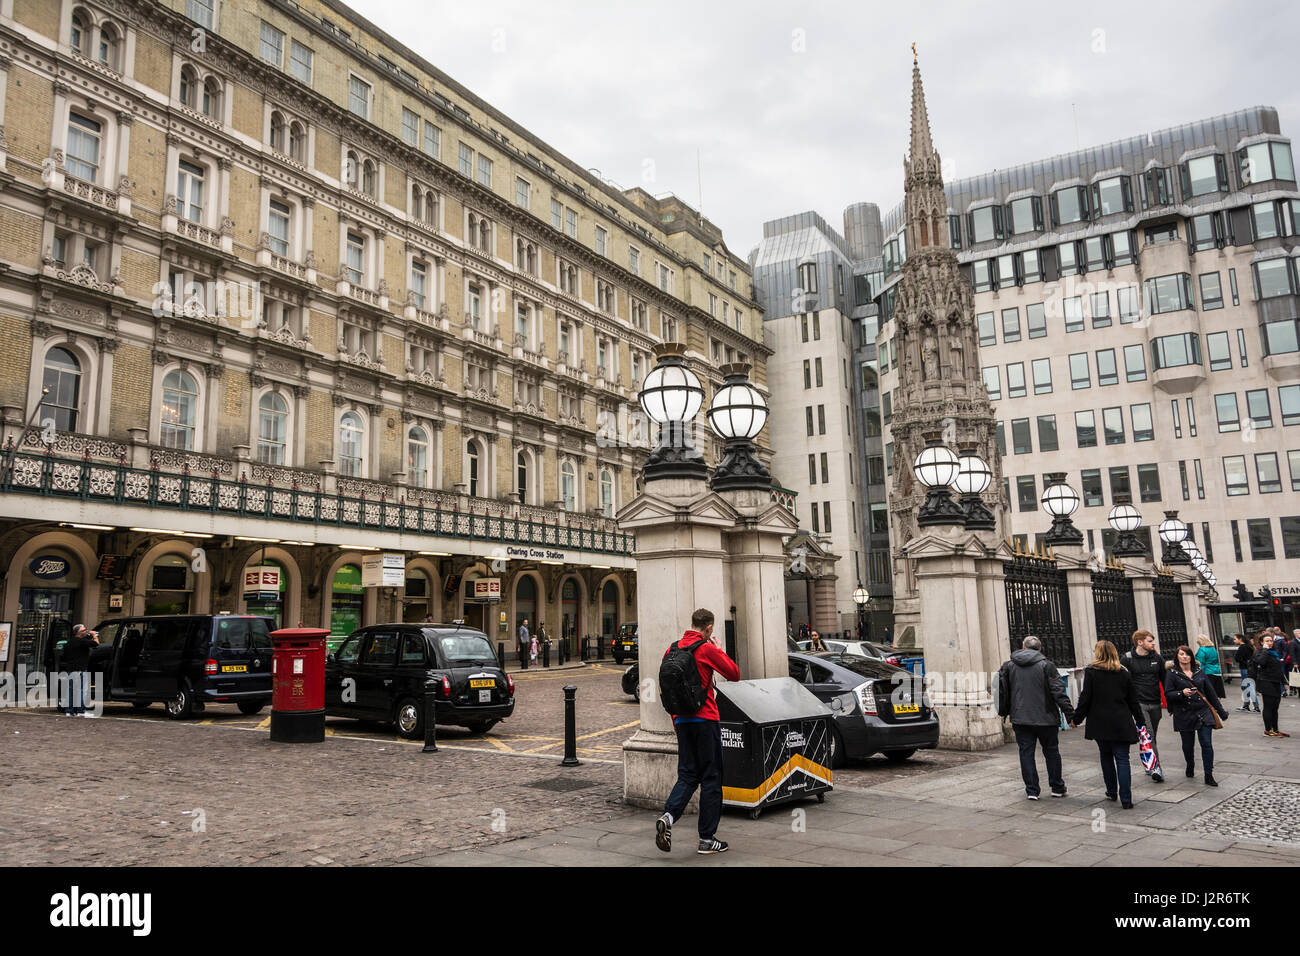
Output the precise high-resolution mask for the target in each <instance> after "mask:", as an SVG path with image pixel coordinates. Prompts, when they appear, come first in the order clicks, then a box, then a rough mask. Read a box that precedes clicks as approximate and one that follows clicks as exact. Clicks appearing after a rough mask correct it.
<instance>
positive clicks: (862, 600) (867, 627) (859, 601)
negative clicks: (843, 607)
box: [853, 584, 871, 635]
mask: <svg viewBox="0 0 1300 956" xmlns="http://www.w3.org/2000/svg"><path fill="white" fill-rule="evenodd" d="M870 600H871V595H870V594H869V593H868V592H867V589H866V588H864V587H863V586H862V585H861V584H859V585H858V586H857V587H856V588H855V589H854V591H853V603H854V604H856V605H857V606H858V633H859V635H866V634H870V633H871V623H870V619H869V618H865V615H866V611H867V602H868V601H870Z"/></svg>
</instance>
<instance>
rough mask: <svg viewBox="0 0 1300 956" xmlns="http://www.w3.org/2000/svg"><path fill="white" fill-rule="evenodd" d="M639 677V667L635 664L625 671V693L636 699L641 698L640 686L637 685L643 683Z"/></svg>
mask: <svg viewBox="0 0 1300 956" xmlns="http://www.w3.org/2000/svg"><path fill="white" fill-rule="evenodd" d="M639 677H640V674H639V673H638V668H637V666H636V665H635V664H633V665H632V666H631V667H629V668H628V669H627V670H625V671H624V672H623V693H625V694H627V695H628V696H629V697H631V698H633V699H634V700H636V699H639V698H640V693H639V691H640V687H638V686H637V685H638V684H640V683H641V681H640V680H639Z"/></svg>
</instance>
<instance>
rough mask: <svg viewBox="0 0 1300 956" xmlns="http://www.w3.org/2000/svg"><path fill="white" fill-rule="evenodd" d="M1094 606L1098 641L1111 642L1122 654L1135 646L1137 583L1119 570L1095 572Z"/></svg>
mask: <svg viewBox="0 0 1300 956" xmlns="http://www.w3.org/2000/svg"><path fill="white" fill-rule="evenodd" d="M1092 605H1093V610H1094V613H1095V614H1096V619H1097V640H1099V641H1110V642H1111V643H1112V644H1114V645H1115V648H1116V650H1118V651H1119V653H1120V656H1121V657H1122V656H1123V655H1124V654H1125V653H1127V652H1128V651H1131V650H1132V649H1133V632H1134V631H1136V630H1137V609H1136V608H1135V607H1134V605H1133V582H1132V581H1131V580H1130V579H1129V578H1128V577H1127V576H1126V575H1125V574H1124V572H1123V571H1121V570H1118V569H1108V570H1105V571H1094V572H1093V573H1092Z"/></svg>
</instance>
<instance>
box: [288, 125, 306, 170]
mask: <svg viewBox="0 0 1300 956" xmlns="http://www.w3.org/2000/svg"><path fill="white" fill-rule="evenodd" d="M289 155H290V156H291V157H293V158H294V159H296V160H298V162H300V163H305V162H307V131H306V130H305V129H303V125H302V124H301V123H299V122H297V121H294V122H293V123H290V124H289Z"/></svg>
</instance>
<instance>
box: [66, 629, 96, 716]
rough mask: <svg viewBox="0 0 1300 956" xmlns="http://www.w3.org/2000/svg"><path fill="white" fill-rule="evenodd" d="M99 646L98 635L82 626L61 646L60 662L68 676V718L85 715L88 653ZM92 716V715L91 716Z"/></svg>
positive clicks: (74, 630) (73, 630) (88, 664)
mask: <svg viewBox="0 0 1300 956" xmlns="http://www.w3.org/2000/svg"><path fill="white" fill-rule="evenodd" d="M98 644H99V635H98V634H97V633H96V632H94V631H92V630H90V629H89V628H87V627H86V625H84V624H78V625H77V626H76V627H75V628H73V629H72V636H71V637H70V638H68V642H67V643H66V644H64V645H63V657H62V658H61V662H62V665H63V670H64V671H65V673H67V675H68V709H67V710H65V711H64V713H66V714H67V715H68V716H70V717H83V716H85V715H86V706H85V692H86V678H87V677H88V675H87V673H86V669H87V668H88V667H89V666H90V652H91V650H92V649H93V648H95V647H96V646H97V645H98ZM92 716H93V714H92Z"/></svg>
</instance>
